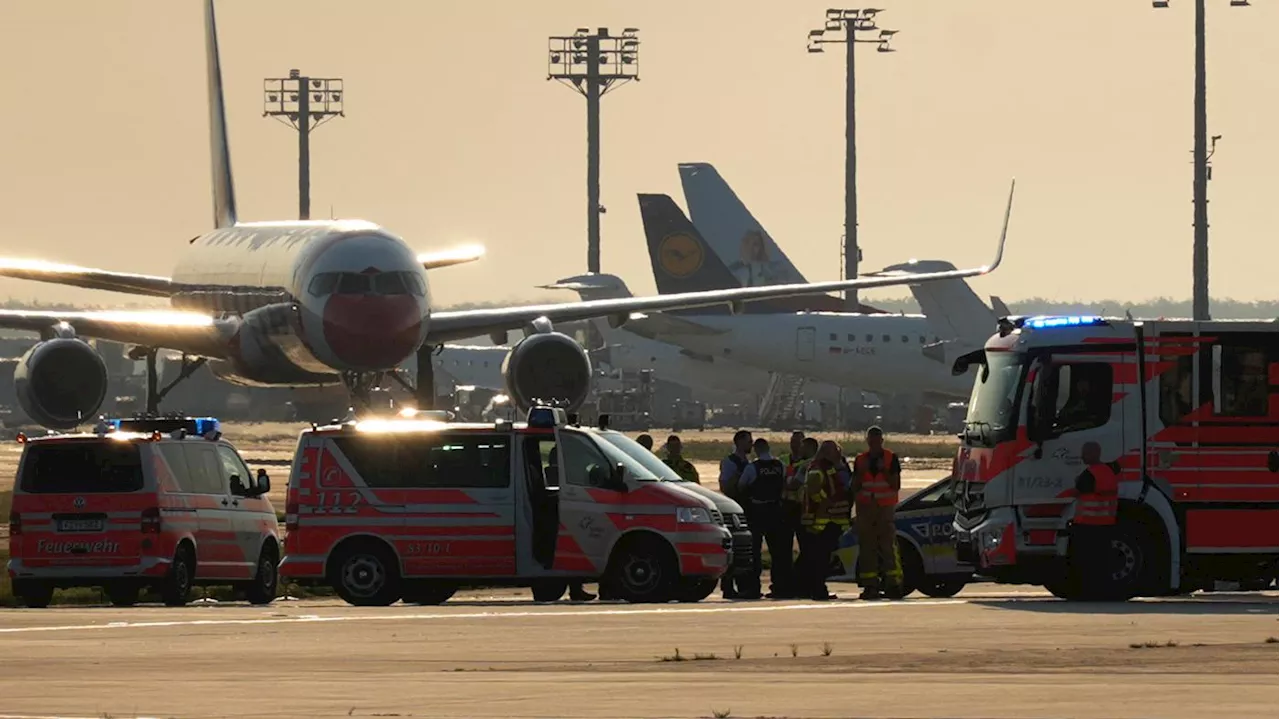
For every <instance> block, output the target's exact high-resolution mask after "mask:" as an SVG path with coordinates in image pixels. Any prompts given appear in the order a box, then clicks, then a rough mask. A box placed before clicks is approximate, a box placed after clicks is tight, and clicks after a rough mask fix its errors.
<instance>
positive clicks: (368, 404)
mask: <svg viewBox="0 0 1280 719" xmlns="http://www.w3.org/2000/svg"><path fill="white" fill-rule="evenodd" d="M342 384H343V386H344V387H346V388H347V393H348V394H350V395H351V405H352V406H351V409H352V411H353V412H354V413H355V414H357V415H359V414H366V413H372V412H373V411H374V408H373V397H372V396H371V395H372V394H373V391H374V390H375V389H377V388H378V387H379V386H381V385H382V373H381V372H343V373H342Z"/></svg>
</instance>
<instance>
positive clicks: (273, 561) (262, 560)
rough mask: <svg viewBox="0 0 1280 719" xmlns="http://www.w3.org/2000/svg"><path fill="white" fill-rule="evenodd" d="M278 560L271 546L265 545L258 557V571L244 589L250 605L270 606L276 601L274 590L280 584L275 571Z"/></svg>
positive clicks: (278, 576) (273, 547)
mask: <svg viewBox="0 0 1280 719" xmlns="http://www.w3.org/2000/svg"><path fill="white" fill-rule="evenodd" d="M278 564H279V560H278V559H277V558H276V549H275V546H274V545H273V544H266V545H263V547H262V552H261V553H260V554H259V556H258V571H257V573H256V574H255V575H254V577H253V581H252V582H250V583H249V585H248V586H246V587H245V598H246V599H248V600H249V603H250V604H270V603H272V602H274V601H275V599H276V588H277V586H278V584H279V582H280V574H279V572H278V571H277V565H278Z"/></svg>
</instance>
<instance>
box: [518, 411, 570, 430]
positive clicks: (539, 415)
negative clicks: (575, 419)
mask: <svg viewBox="0 0 1280 719" xmlns="http://www.w3.org/2000/svg"><path fill="white" fill-rule="evenodd" d="M527 421H528V423H529V426H530V427H545V428H547V429H551V428H554V427H561V426H563V425H565V424H566V423H567V419H566V417H565V413H564V410H562V409H560V408H559V407H533V408H531V409H530V410H529V418H528V420H527Z"/></svg>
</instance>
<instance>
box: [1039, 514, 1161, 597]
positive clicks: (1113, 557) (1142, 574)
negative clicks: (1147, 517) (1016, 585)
mask: <svg viewBox="0 0 1280 719" xmlns="http://www.w3.org/2000/svg"><path fill="white" fill-rule="evenodd" d="M1145 529H1146V527H1145V525H1143V524H1141V523H1140V522H1129V523H1126V524H1117V525H1115V526H1114V527H1113V528H1112V529H1111V538H1110V552H1106V553H1104V557H1101V558H1099V559H1100V560H1101V561H1103V562H1105V564H1104V565H1103V566H1101V567H1096V568H1094V571H1088V570H1086V571H1080V570H1075V573H1076V574H1078V575H1079V576H1074V577H1072V578H1071V580H1070V584H1073V585H1074V587H1072V588H1074V589H1076V590H1077V591H1076V592H1074V594H1075V595H1076V596H1074V597H1067V598H1074V599H1081V600H1085V601H1095V602H1098V601H1101V602H1123V601H1127V600H1129V599H1132V598H1134V597H1136V596H1138V595H1139V594H1141V593H1142V592H1144V591H1147V590H1149V589H1150V588H1151V587H1152V586H1154V584H1155V582H1154V581H1153V580H1152V578H1151V576H1150V575H1151V573H1152V570H1153V562H1152V559H1153V558H1154V557H1155V547H1154V542H1153V541H1152V539H1151V538H1150V537H1149V536H1148V532H1146V531H1145ZM1069 589H1070V588H1069ZM1050 591H1052V589H1051V590H1050Z"/></svg>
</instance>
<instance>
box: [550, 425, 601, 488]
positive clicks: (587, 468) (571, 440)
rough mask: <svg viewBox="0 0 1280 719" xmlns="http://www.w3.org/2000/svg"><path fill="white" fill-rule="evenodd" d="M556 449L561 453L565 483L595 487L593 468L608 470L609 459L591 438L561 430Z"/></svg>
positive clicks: (561, 471)
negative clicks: (592, 477)
mask: <svg viewBox="0 0 1280 719" xmlns="http://www.w3.org/2000/svg"><path fill="white" fill-rule="evenodd" d="M556 449H557V450H558V451H557V454H559V463H560V476H561V477H562V478H563V479H564V483H565V484H572V485H575V486H578V487H593V486H595V485H594V484H592V482H591V479H590V473H591V469H592V468H593V467H599V468H601V469H603V470H605V471H606V472H609V471H611V470H610V469H609V467H610V464H609V460H608V459H606V458H605V456H604V453H602V452H601V451H600V449H599V448H598V447H596V445H595V443H593V442H592V441H591V440H590V439H587V438H586V437H583V436H582V435H580V434H574V433H572V432H561V433H560V442H559V443H558V445H557V447H556Z"/></svg>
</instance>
